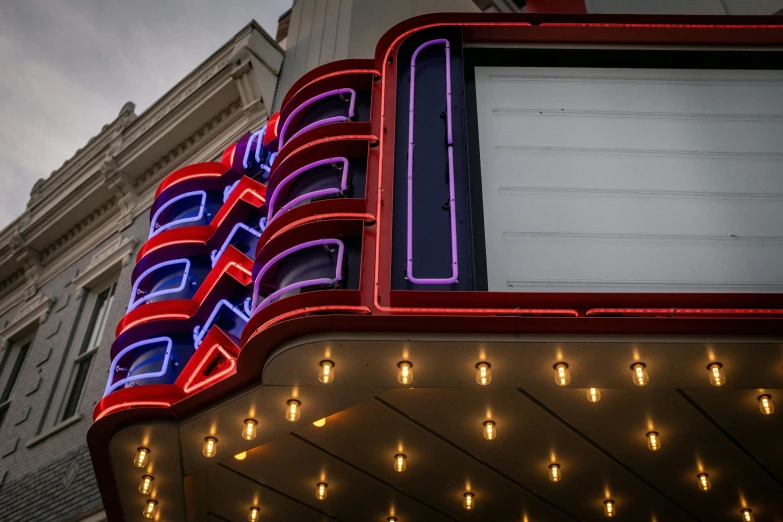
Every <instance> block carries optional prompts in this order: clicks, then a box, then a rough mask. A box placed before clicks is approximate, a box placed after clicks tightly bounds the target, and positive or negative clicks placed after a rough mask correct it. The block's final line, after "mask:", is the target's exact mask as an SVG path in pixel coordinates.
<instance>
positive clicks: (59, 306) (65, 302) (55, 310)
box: [54, 271, 78, 328]
mask: <svg viewBox="0 0 783 522" xmlns="http://www.w3.org/2000/svg"><path fill="white" fill-rule="evenodd" d="M77 275H78V271H77ZM74 278H76V276H74ZM71 284H73V281H72V280H71V281H68V283H67V284H66V285H65V286H66V287H68V286H71ZM70 301H71V294H65V301H63V303H62V304H61V305H57V308H55V309H54V313H57V312H61V311H62V310H64V309H65V307H66V306H68V303H69V302H70ZM58 328H59V327H58Z"/></svg>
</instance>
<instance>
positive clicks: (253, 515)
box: [247, 506, 261, 522]
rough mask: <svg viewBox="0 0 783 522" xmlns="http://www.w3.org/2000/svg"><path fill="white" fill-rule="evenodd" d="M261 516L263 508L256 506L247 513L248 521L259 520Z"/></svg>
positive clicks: (255, 521) (254, 521) (256, 521)
mask: <svg viewBox="0 0 783 522" xmlns="http://www.w3.org/2000/svg"><path fill="white" fill-rule="evenodd" d="M260 517H261V510H260V509H259V508H257V507H256V506H253V507H251V508H250V513H249V514H248V515H247V521H248V522H258V521H259V520H260Z"/></svg>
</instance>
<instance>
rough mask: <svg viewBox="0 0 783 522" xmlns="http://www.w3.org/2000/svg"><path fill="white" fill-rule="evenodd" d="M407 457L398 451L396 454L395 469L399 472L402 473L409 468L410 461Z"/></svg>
mask: <svg viewBox="0 0 783 522" xmlns="http://www.w3.org/2000/svg"><path fill="white" fill-rule="evenodd" d="M406 459H407V457H406V456H405V455H404V454H402V453H398V454H397V455H395V456H394V471H396V472H397V473H402V472H403V471H405V470H406V469H407V468H408V462H407V461H406Z"/></svg>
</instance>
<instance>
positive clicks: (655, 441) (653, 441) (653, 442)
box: [647, 431, 661, 451]
mask: <svg viewBox="0 0 783 522" xmlns="http://www.w3.org/2000/svg"><path fill="white" fill-rule="evenodd" d="M647 447H648V448H650V449H651V450H653V451H658V450H659V449H661V438H660V437H659V436H658V432H657V431H651V432H650V433H648V434H647Z"/></svg>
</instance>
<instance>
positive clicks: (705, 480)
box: [696, 473, 712, 491]
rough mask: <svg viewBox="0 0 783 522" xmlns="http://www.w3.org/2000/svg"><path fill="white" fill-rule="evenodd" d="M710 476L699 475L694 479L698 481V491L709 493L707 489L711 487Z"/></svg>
mask: <svg viewBox="0 0 783 522" xmlns="http://www.w3.org/2000/svg"><path fill="white" fill-rule="evenodd" d="M709 477H710V476H709V475H708V474H706V473H699V474H698V475H696V478H697V479H698V480H699V489H700V490H702V491H709V489H710V488H711V487H712V484H710V478H709Z"/></svg>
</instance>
